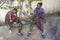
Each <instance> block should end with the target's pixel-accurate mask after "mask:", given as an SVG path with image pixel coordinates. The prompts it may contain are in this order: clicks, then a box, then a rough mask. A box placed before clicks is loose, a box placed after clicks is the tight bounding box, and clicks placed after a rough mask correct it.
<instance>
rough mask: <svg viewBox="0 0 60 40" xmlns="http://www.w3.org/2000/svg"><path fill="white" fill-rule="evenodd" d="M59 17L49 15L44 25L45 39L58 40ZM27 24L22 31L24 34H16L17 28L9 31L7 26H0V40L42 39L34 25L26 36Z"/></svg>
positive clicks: (59, 34) (59, 39)
mask: <svg viewBox="0 0 60 40" xmlns="http://www.w3.org/2000/svg"><path fill="white" fill-rule="evenodd" d="M59 20H60V17H50V18H48V19H47V22H46V24H45V25H44V28H45V34H46V39H45V40H60V31H59V30H60V21H59ZM28 29H29V25H25V26H24V28H23V30H22V33H23V34H24V36H18V35H17V32H18V28H13V30H12V31H13V32H12V33H9V29H8V28H7V26H0V40H43V39H42V37H41V35H40V32H39V30H38V29H37V28H36V27H34V29H33V31H32V35H31V37H30V38H28V37H27V36H26V35H27V32H28Z"/></svg>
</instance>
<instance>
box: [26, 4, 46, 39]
mask: <svg viewBox="0 0 60 40" xmlns="http://www.w3.org/2000/svg"><path fill="white" fill-rule="evenodd" d="M41 7H42V3H38V4H37V7H36V8H35V10H34V15H33V18H32V20H33V21H32V24H31V26H30V30H29V31H30V32H28V34H27V36H28V37H29V36H30V35H31V31H32V29H33V26H34V25H36V26H37V28H38V29H39V30H40V31H41V36H42V37H43V38H44V39H45V35H44V27H43V24H44V9H43V8H41Z"/></svg>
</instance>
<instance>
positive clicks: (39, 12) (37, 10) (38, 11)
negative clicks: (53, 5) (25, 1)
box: [34, 8, 44, 14]
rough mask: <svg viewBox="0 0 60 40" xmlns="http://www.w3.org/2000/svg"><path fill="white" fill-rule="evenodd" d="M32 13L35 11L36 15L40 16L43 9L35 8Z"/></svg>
mask: <svg viewBox="0 0 60 40" xmlns="http://www.w3.org/2000/svg"><path fill="white" fill-rule="evenodd" d="M34 11H36V12H37V14H41V13H42V12H43V11H44V10H43V8H36V9H35V10H34Z"/></svg>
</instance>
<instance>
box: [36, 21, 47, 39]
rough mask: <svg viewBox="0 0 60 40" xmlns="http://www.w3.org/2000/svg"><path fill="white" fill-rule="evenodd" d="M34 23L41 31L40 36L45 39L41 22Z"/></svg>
mask: <svg viewBox="0 0 60 40" xmlns="http://www.w3.org/2000/svg"><path fill="white" fill-rule="evenodd" d="M36 25H37V27H38V29H39V30H40V31H41V36H42V38H43V39H45V38H46V36H45V34H44V27H43V24H42V23H41V22H38V23H37V24H36Z"/></svg>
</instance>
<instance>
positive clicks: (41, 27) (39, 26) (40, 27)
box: [37, 22, 43, 32]
mask: <svg viewBox="0 0 60 40" xmlns="http://www.w3.org/2000/svg"><path fill="white" fill-rule="evenodd" d="M37 27H38V29H39V30H41V31H42V32H43V26H42V24H41V22H39V23H38V24H37Z"/></svg>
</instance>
